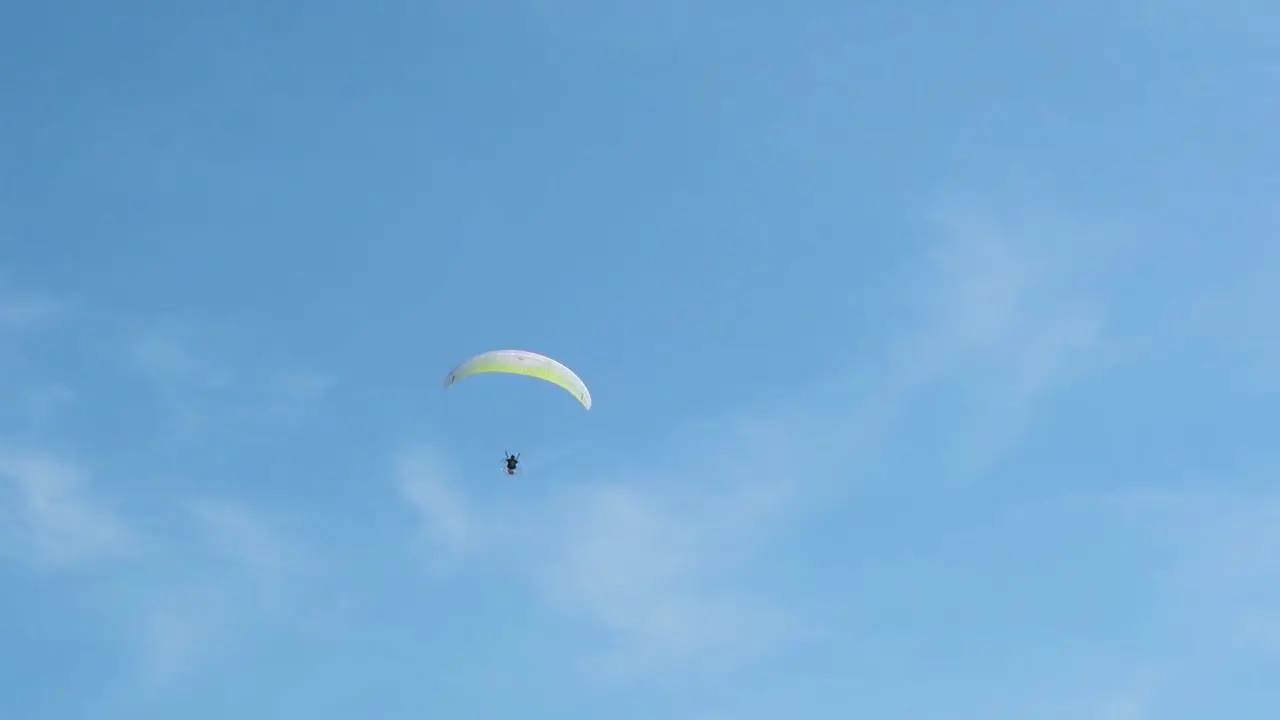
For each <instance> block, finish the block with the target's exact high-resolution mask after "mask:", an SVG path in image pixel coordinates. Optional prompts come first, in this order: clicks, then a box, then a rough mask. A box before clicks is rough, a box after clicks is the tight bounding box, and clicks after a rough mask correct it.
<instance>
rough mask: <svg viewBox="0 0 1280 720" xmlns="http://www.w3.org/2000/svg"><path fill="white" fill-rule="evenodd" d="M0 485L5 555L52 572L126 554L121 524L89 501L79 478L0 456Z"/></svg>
mask: <svg viewBox="0 0 1280 720" xmlns="http://www.w3.org/2000/svg"><path fill="white" fill-rule="evenodd" d="M0 480H3V481H4V484H5V485H6V486H7V489H8V490H9V492H8V493H6V495H7V497H8V501H7V502H4V503H3V504H0V512H2V513H3V514H2V515H0V519H2V523H3V524H2V527H3V528H4V534H5V535H6V536H7V537H6V540H7V541H8V542H10V543H11V547H10V548H9V550H10V552H16V553H19V554H20V555H21V556H22V559H24V560H30V561H34V562H35V563H37V564H41V565H48V566H54V567H68V566H74V565H77V564H80V563H83V562H86V561H90V560H96V559H101V558H106V557H115V556H119V555H121V554H122V553H124V552H125V551H126V550H128V549H129V547H130V545H131V542H132V537H131V533H130V532H129V531H128V529H127V528H126V526H125V524H124V523H123V522H122V521H121V520H120V519H119V518H118V517H117V516H116V515H115V514H114V513H112V512H111V511H110V510H108V509H106V508H105V507H104V506H102V505H101V504H99V501H97V500H95V499H94V498H92V497H91V495H90V492H89V489H88V488H87V487H86V484H85V475H84V473H83V472H82V471H81V470H80V469H79V468H77V467H76V466H74V465H72V464H70V463H68V462H65V461H62V460H59V459H58V458H56V457H54V456H52V455H48V454H44V453H36V452H24V451H15V450H4V451H0Z"/></svg>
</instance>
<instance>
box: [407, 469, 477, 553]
mask: <svg viewBox="0 0 1280 720" xmlns="http://www.w3.org/2000/svg"><path fill="white" fill-rule="evenodd" d="M394 472H395V482H396V486H397V489H398V490H399V493H400V495H401V497H402V498H403V499H404V500H405V501H406V502H408V503H409V505H410V507H411V508H412V509H413V510H414V512H416V513H417V515H418V518H419V521H420V523H421V528H422V532H423V533H424V535H425V536H426V538H427V541H428V543H429V548H428V553H429V554H430V564H431V565H432V566H433V567H435V568H437V569H445V568H448V567H451V566H453V565H454V564H455V562H456V561H457V560H458V559H459V558H461V557H463V556H465V555H467V554H470V553H472V552H474V551H476V550H479V549H480V548H482V547H483V545H484V544H485V542H486V540H488V539H489V538H488V537H487V535H488V532H487V527H486V526H485V525H484V520H485V519H484V518H481V517H479V516H477V514H476V512H475V510H474V509H473V508H472V507H471V504H470V502H469V500H468V499H467V498H466V497H464V496H463V494H462V493H461V492H460V491H459V490H458V488H457V487H456V486H455V483H454V482H453V480H452V477H453V476H454V472H453V470H452V469H451V468H450V467H449V465H448V463H447V461H446V460H444V459H443V457H442V455H441V453H439V452H438V451H435V450H432V449H429V448H426V447H422V446H419V447H415V448H413V449H410V450H405V451H403V452H401V453H400V455H399V457H397V458H396V463H395V471H394Z"/></svg>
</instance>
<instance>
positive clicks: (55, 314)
mask: <svg viewBox="0 0 1280 720" xmlns="http://www.w3.org/2000/svg"><path fill="white" fill-rule="evenodd" d="M66 310H67V303H65V302H62V301H59V300H55V299H53V298H50V297H43V296H32V297H8V298H0V332H29V331H33V330H41V329H45V328H48V327H49V326H50V325H52V324H53V323H54V322H55V321H57V320H58V319H59V318H60V317H61V316H62V315H63V314H64V313H65V312H66Z"/></svg>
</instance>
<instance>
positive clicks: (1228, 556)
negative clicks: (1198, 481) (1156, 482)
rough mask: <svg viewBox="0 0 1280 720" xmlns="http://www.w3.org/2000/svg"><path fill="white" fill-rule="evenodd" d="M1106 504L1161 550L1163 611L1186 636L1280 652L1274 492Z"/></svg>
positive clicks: (1129, 493)
mask: <svg viewBox="0 0 1280 720" xmlns="http://www.w3.org/2000/svg"><path fill="white" fill-rule="evenodd" d="M1102 504H1103V506H1104V507H1106V508H1108V509H1109V510H1110V511H1112V512H1115V513H1117V514H1119V515H1120V516H1121V517H1123V518H1125V519H1127V520H1128V521H1129V522H1131V523H1133V525H1134V527H1135V528H1137V529H1139V530H1141V531H1143V532H1144V533H1146V534H1147V536H1148V538H1149V539H1150V540H1151V541H1154V542H1156V543H1158V545H1159V546H1160V547H1163V548H1165V549H1166V551H1167V556H1166V559H1167V562H1168V566H1167V585H1166V593H1165V595H1164V597H1165V598H1166V603H1167V607H1165V608H1163V611H1164V612H1167V613H1170V614H1171V616H1172V618H1174V621H1175V623H1176V624H1177V625H1178V626H1179V627H1180V628H1181V630H1182V632H1183V633H1185V634H1186V636H1187V637H1192V636H1194V637H1196V638H1197V639H1198V640H1199V642H1201V643H1207V644H1209V645H1212V646H1216V647H1217V648H1219V649H1228V650H1231V651H1233V652H1246V653H1265V654H1275V655H1280V642H1277V640H1280V637H1277V635H1276V630H1277V629H1280V553H1277V552H1276V548H1280V494H1276V493H1274V492H1271V491H1252V492H1250V491H1247V490H1242V489H1240V488H1239V487H1238V486H1235V485H1230V484H1228V485H1226V486H1222V487H1219V488H1217V489H1206V488H1191V489H1188V488H1182V489H1177V488H1162V489H1137V490H1133V489H1131V490H1125V491H1119V492H1115V493H1111V494H1108V495H1106V496H1104V498H1103V500H1102Z"/></svg>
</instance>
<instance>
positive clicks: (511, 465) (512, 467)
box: [504, 453, 520, 475]
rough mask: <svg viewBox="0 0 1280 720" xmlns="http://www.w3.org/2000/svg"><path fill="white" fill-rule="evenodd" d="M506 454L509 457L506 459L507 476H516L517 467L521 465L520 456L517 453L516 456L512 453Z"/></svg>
mask: <svg viewBox="0 0 1280 720" xmlns="http://www.w3.org/2000/svg"><path fill="white" fill-rule="evenodd" d="M504 454H505V455H506V456H507V459H506V463H507V474H508V475H515V474H516V467H517V466H518V465H519V464H520V454H519V453H516V454H515V455H512V454H511V453H504Z"/></svg>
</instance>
